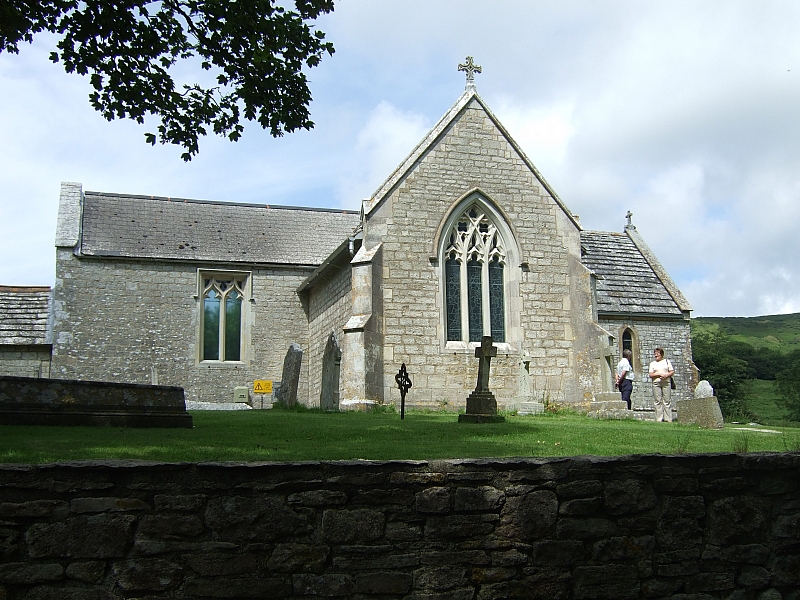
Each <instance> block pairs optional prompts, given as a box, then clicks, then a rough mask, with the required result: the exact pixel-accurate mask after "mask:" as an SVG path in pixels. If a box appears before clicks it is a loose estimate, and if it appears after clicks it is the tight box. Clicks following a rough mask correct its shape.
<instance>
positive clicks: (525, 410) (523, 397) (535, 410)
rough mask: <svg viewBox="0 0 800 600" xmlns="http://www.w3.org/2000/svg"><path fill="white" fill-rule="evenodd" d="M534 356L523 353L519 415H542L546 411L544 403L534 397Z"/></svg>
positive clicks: (520, 374)
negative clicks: (532, 366)
mask: <svg viewBox="0 0 800 600" xmlns="http://www.w3.org/2000/svg"><path fill="white" fill-rule="evenodd" d="M531 360H532V357H531V355H530V354H528V353H527V352H525V353H523V355H522V357H521V358H520V362H519V404H518V405H517V414H518V415H522V416H525V415H540V414H542V413H543V412H544V404H543V403H542V402H537V401H536V399H535V398H534V397H533V378H532V377H531Z"/></svg>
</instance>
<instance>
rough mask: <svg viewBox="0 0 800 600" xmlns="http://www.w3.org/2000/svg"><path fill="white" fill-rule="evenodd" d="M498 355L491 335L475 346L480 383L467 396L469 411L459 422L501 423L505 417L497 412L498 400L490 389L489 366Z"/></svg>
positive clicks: (459, 417) (460, 417)
mask: <svg viewBox="0 0 800 600" xmlns="http://www.w3.org/2000/svg"><path fill="white" fill-rule="evenodd" d="M493 356H497V348H495V347H494V346H493V345H492V338H491V336H488V335H485V336H483V339H482V340H481V345H480V346H478V347H477V348H475V358H477V359H479V362H478V383H477V385H476V386H475V391H474V392H472V393H471V394H470V395H469V397H468V398H467V412H466V414H463V415H458V422H459V423H500V422H502V421H505V417H501V416H499V415H498V414H497V400H496V399H495V397H494V394H493V393H492V392H491V391H489V368H490V367H491V363H492V357H493Z"/></svg>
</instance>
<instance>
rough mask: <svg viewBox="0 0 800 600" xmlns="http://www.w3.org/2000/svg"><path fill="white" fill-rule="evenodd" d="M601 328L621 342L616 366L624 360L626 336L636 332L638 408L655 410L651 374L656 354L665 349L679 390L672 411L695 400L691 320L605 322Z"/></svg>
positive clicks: (674, 392)
mask: <svg viewBox="0 0 800 600" xmlns="http://www.w3.org/2000/svg"><path fill="white" fill-rule="evenodd" d="M600 324H601V325H602V326H603V327H604V328H606V329H607V330H608V332H609V333H611V334H613V335H614V337H615V338H616V341H617V349H616V350H617V352H616V355H615V357H614V361H615V362H614V366H616V363H617V361H619V360H620V358H621V357H622V332H623V331H624V330H625V328H626V327H629V328H630V329H631V331H632V332H633V342H634V356H633V369H634V373H635V374H636V382H635V383H634V386H633V394H632V396H631V398H632V404H633V406H634V408H653V392H652V388H651V384H650V378H649V377H648V376H647V371H648V368H649V366H650V362H651V361H653V360H654V357H653V350H654V349H655V348H663V349H664V354H665V356H666V358H668V359H669V360H670V362H671V363H672V366H673V367H674V368H675V378H674V379H675V386H676V387H675V389H674V390H672V407H673V409H675V408H676V406H677V405H676V404H675V402H676V401H677V400H686V399H689V398H694V387H695V385H696V384H697V382H696V381H695V380H694V369H693V366H694V363H693V362H692V340H691V331H690V326H689V321H688V320H681V321H679V320H666V319H653V320H640V319H636V320H631V321H624V320H619V319H604V318H602V317H601V320H600Z"/></svg>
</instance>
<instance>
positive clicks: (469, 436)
mask: <svg viewBox="0 0 800 600" xmlns="http://www.w3.org/2000/svg"><path fill="white" fill-rule="evenodd" d="M192 416H193V417H194V424H195V426H194V428H193V429H123V428H113V427H97V428H92V427H34V426H24V427H23V426H0V462H7V463H8V462H14V463H43V462H58V461H65V460H79V459H140V460H150V461H168V462H183V461H300V460H343V459H357V458H360V459H373V460H388V459H416V460H424V459H441V458H478V457H509V456H526V457H531V456H573V455H585V454H592V455H604V456H614V455H623V454H641V453H644V454H650V453H661V454H681V453H704V452H732V451H734V450H735V449H736V448H741V447H742V446H743V444H744V445H746V447H747V451H749V452H754V451H785V450H797V449H799V448H800V429H792V428H787V429H782V432H781V433H779V434H771V433H759V432H752V431H748V432H742V431H737V430H736V429H734V427H736V426H735V425H726V429H725V430H723V431H708V430H702V429H699V428H696V427H693V426H681V425H678V424H674V423H673V424H665V423H653V422H640V421H599V420H596V419H589V418H587V417H584V416H580V415H575V414H556V415H552V414H547V415H542V416H537V417H513V416H512V417H508V420H507V421H506V422H505V423H499V424H487V425H472V424H463V423H458V422H457V415H455V414H452V413H416V412H412V413H409V414H408V415H406V419H405V420H404V421H401V420H400V417H399V416H398V415H396V414H391V413H383V414H381V413H321V412H289V411H278V410H272V411H233V412H212V411H200V412H194V413H193V414H192ZM743 440H746V441H743Z"/></svg>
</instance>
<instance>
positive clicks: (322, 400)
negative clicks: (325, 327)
mask: <svg viewBox="0 0 800 600" xmlns="http://www.w3.org/2000/svg"><path fill="white" fill-rule="evenodd" d="M341 368H342V351H341V349H340V348H339V341H338V340H337V339H336V335H335V334H334V333H333V332H331V334H330V335H329V336H328V343H327V344H325V352H324V353H323V354H322V386H321V389H320V393H319V407H320V408H321V409H322V410H339V373H340V371H341Z"/></svg>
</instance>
